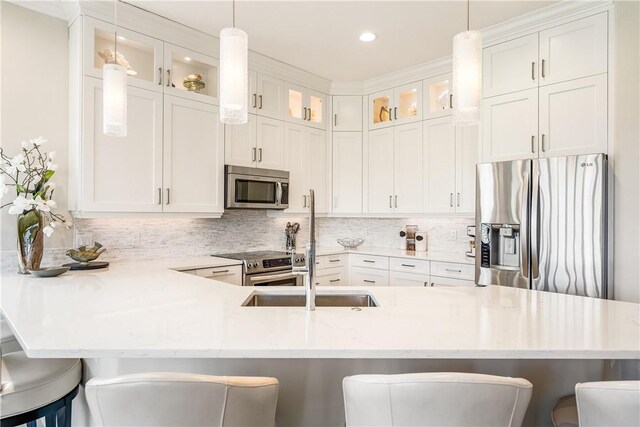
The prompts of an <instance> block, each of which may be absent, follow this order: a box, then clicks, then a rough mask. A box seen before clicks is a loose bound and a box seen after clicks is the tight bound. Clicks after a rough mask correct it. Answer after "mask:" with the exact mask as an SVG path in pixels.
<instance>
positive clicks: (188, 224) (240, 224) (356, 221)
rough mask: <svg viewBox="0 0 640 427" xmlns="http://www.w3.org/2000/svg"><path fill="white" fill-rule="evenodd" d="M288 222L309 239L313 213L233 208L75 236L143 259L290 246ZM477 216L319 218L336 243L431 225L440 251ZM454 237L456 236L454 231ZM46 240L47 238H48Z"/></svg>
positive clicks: (322, 238) (7, 264) (50, 259)
mask: <svg viewBox="0 0 640 427" xmlns="http://www.w3.org/2000/svg"><path fill="white" fill-rule="evenodd" d="M287 222H299V223H300V231H299V232H298V236H297V242H296V243H297V246H298V247H299V248H302V247H303V245H304V244H306V243H307V240H308V219H307V218H306V217H300V218H291V217H286V218H284V217H277V218H272V217H269V216H267V214H266V213H265V212H262V211H228V212H226V213H225V214H224V215H223V217H222V218H220V219H179V218H178V219H176V218H167V219H148V218H145V219H76V220H75V226H74V229H73V230H74V231H73V233H74V241H75V242H76V245H77V244H79V243H82V242H86V243H90V244H92V243H93V242H95V241H97V242H100V243H102V244H103V245H104V246H105V247H106V248H107V249H108V250H107V252H106V253H105V254H104V255H103V256H102V257H101V258H100V259H101V260H106V261H116V260H144V259H153V258H167V257H181V256H193V255H203V254H221V253H228V252H239V251H250V250H261V249H276V250H282V249H284V247H285V237H284V228H285V225H286V224H287ZM472 223H473V218H461V217H434V218H431V217H429V218H415V219H412V218H318V219H317V238H318V244H319V245H322V246H337V243H336V239H337V238H340V237H362V238H364V239H365V243H364V246H376V247H388V248H398V247H399V243H400V242H399V232H400V230H401V229H403V228H404V226H405V225H408V224H412V225H418V227H419V229H420V230H426V231H427V242H428V249H429V250H430V251H437V252H457V253H461V252H464V251H465V250H466V245H467V238H466V226H467V225H470V224H472ZM452 234H455V238H454V239H453V237H454V236H453V235H452ZM45 245H46V240H45ZM45 249H46V250H45V257H44V260H43V262H42V265H43V266H47V265H59V264H61V263H65V262H69V261H71V260H70V259H69V258H67V257H66V256H65V255H64V252H65V250H66V249H68V248H46V246H45ZM0 255H1V257H0V258H2V260H1V261H0V269H2V270H11V269H15V268H17V259H16V253H15V251H3V252H1V253H0Z"/></svg>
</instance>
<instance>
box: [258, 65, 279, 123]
mask: <svg viewBox="0 0 640 427" xmlns="http://www.w3.org/2000/svg"><path fill="white" fill-rule="evenodd" d="M257 82H258V84H257V86H258V100H257V107H256V108H257V113H258V115H259V116H264V117H271V118H272V119H280V120H283V119H284V109H285V107H284V105H285V101H284V97H285V95H284V82H283V81H282V80H279V79H276V78H273V77H271V76H267V75H264V74H258V80H257Z"/></svg>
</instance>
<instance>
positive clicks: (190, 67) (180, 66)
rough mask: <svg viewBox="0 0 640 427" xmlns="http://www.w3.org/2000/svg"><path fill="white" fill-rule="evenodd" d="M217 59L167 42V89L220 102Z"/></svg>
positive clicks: (203, 99) (178, 94)
mask: <svg viewBox="0 0 640 427" xmlns="http://www.w3.org/2000/svg"><path fill="white" fill-rule="evenodd" d="M218 69H219V66H218V60H217V59H216V58H213V57H211V56H207V55H203V54H201V53H198V52H193V51H190V50H187V49H185V48H182V47H179V46H175V45H172V44H169V43H165V44H164V76H163V81H162V83H163V85H164V92H165V93H167V94H169V95H174V96H180V97H183V98H189V99H192V100H194V101H200V102H208V103H212V104H216V105H217V104H218Z"/></svg>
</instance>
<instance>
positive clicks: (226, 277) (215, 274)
mask: <svg viewBox="0 0 640 427" xmlns="http://www.w3.org/2000/svg"><path fill="white" fill-rule="evenodd" d="M196 275H197V276H200V277H205V278H207V279H215V280H219V281H221V282H225V283H230V284H232V285H238V286H242V266H240V265H232V266H226V267H215V268H199V269H197V270H196Z"/></svg>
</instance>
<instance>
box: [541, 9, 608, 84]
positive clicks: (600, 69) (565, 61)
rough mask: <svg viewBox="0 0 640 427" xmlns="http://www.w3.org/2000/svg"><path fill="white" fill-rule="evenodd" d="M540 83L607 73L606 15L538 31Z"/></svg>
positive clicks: (602, 14)
mask: <svg viewBox="0 0 640 427" xmlns="http://www.w3.org/2000/svg"><path fill="white" fill-rule="evenodd" d="M540 60H541V61H544V63H541V69H540V82H541V84H553V83H558V82H563V81H567V80H571V79H577V78H580V77H587V76H592V75H594V74H600V73H606V72H607V14H606V13H601V14H599V15H594V16H590V17H588V18H584V19H580V20H578V21H573V22H570V23H568V24H564V25H560V26H558V27H554V28H550V29H548V30H545V31H541V32H540Z"/></svg>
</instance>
